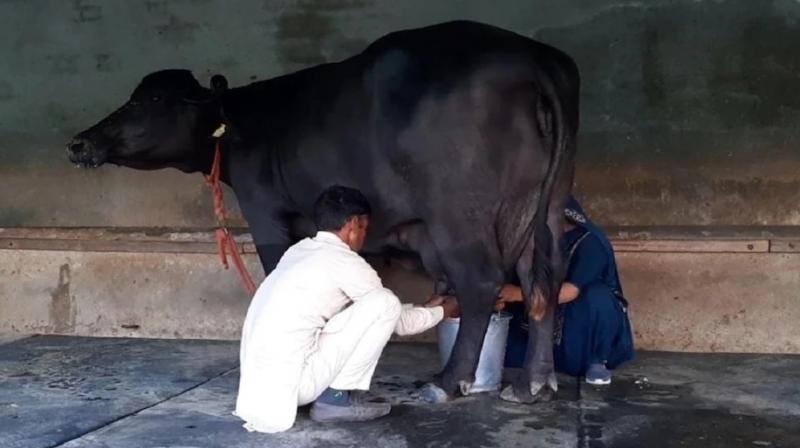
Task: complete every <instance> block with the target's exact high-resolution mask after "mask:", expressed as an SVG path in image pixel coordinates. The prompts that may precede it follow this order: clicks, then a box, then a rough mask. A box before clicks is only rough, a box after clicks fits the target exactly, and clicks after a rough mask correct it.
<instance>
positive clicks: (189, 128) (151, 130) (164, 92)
mask: <svg viewBox="0 0 800 448" xmlns="http://www.w3.org/2000/svg"><path fill="white" fill-rule="evenodd" d="M211 85H212V88H211V89H207V88H204V87H202V86H201V85H200V84H199V83H198V82H197V80H196V79H195V78H194V76H192V73H191V72H190V71H188V70H163V71H159V72H155V73H151V74H150V75H147V76H145V77H144V79H142V81H141V82H140V83H139V86H138V87H136V89H135V90H134V91H133V93H132V94H131V97H130V99H129V100H128V101H127V102H126V103H125V104H123V105H122V106H121V107H120V108H119V109H117V110H116V111H114V112H112V113H111V115H109V116H107V117H106V118H104V119H102V120H101V121H100V122H99V123H97V124H95V125H94V126H92V127H90V128H89V129H86V130H85V131H83V132H80V133H79V134H78V135H76V136H75V137H74V138H73V139H72V141H71V142H70V143H69V144H67V154H68V155H69V160H70V161H71V162H72V163H75V164H76V165H78V166H83V167H97V166H100V165H102V164H104V163H113V164H116V165H122V166H127V167H130V168H136V169H145V170H147V169H159V168H167V167H173V168H178V169H180V170H183V171H189V172H190V171H197V170H200V169H204V168H205V167H207V166H208V165H209V163H208V154H207V151H204V150H203V149H205V148H206V147H208V146H210V141H211V133H212V132H213V131H214V129H215V128H216V127H217V126H218V125H219V123H220V120H221V113H220V105H219V101H220V99H219V97H220V94H221V92H222V91H224V90H225V89H226V88H227V81H226V80H225V78H224V77H222V76H220V75H216V76H214V77H213V78H212V80H211Z"/></svg>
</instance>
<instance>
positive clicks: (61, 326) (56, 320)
mask: <svg viewBox="0 0 800 448" xmlns="http://www.w3.org/2000/svg"><path fill="white" fill-rule="evenodd" d="M70 281H71V274H70V268H69V264H62V265H61V267H59V269H58V285H57V286H56V287H55V289H53V290H52V291H51V292H50V297H51V301H50V331H52V332H55V333H71V332H73V331H74V330H75V318H76V316H77V312H78V308H77V305H76V303H75V298H74V297H73V296H72V295H70V290H69V286H70Z"/></svg>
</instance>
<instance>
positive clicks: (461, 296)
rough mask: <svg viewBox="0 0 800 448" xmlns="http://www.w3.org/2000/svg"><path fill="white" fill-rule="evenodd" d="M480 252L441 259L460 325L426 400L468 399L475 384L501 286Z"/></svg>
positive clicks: (498, 275) (498, 273)
mask: <svg viewBox="0 0 800 448" xmlns="http://www.w3.org/2000/svg"><path fill="white" fill-rule="evenodd" d="M485 255H486V253H485V252H482V251H480V250H475V249H473V250H471V251H466V252H461V253H449V254H447V255H444V256H442V257H441V259H442V262H443V264H444V266H445V269H446V270H447V277H448V281H449V282H450V284H451V285H453V287H454V288H455V292H456V295H457V296H458V303H459V307H460V308H461V324H460V326H459V330H458V336H457V337H456V341H455V345H454V346H453V350H452V352H451V354H450V359H449V360H448V362H447V364H446V365H445V367H444V370H442V372H441V373H440V374H439V375H437V377H436V379H435V380H434V384H433V385H430V386H429V387H428V390H427V392H428V393H427V394H426V396H425V398H426V399H428V400H429V401H443V400H446V399H448V398H451V397H453V396H455V395H457V394H458V393H460V394H462V395H467V394H468V393H469V391H470V388H471V387H472V384H473V383H474V382H475V370H476V369H477V367H478V359H479V357H480V352H481V347H482V346H483V339H484V336H485V335H486V329H487V328H488V326H489V320H490V319H491V315H492V311H493V308H494V303H495V301H496V297H497V292H498V290H499V289H500V286H501V285H502V280H503V277H502V272H501V271H500V270H499V269H498V268H496V267H495V266H497V265H498V264H496V263H491V262H489V257H487V256H485Z"/></svg>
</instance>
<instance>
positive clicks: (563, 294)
mask: <svg viewBox="0 0 800 448" xmlns="http://www.w3.org/2000/svg"><path fill="white" fill-rule="evenodd" d="M580 293H581V290H580V288H578V287H577V286H575V285H573V284H572V283H570V282H564V284H562V285H561V290H560V291H559V292H558V303H559V304H562V303H569V302H572V301H573V300H575V299H577V298H578V296H579V295H580Z"/></svg>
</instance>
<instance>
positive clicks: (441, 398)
mask: <svg viewBox="0 0 800 448" xmlns="http://www.w3.org/2000/svg"><path fill="white" fill-rule="evenodd" d="M419 398H421V399H422V400H423V401H425V402H428V403H432V404H439V403H446V402H448V401H450V400H451V397H450V396H449V395H447V392H445V391H444V389H442V388H441V387H439V386H437V385H435V384H433V383H428V384H426V385H424V386H422V388H421V389H420V390H419Z"/></svg>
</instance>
